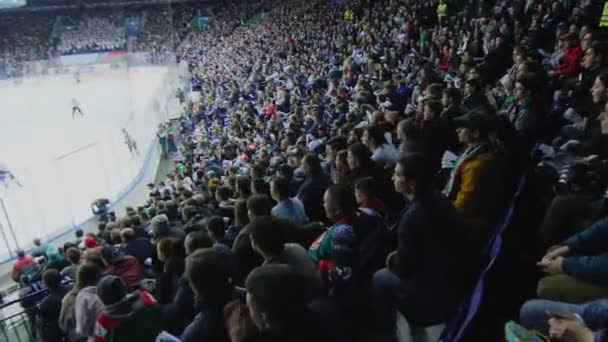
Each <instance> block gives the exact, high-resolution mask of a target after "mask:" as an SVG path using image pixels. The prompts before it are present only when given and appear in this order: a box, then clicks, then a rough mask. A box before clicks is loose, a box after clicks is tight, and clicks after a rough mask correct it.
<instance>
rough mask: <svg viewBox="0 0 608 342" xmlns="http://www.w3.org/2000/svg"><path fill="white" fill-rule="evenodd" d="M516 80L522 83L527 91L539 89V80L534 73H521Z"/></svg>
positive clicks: (531, 91)
mask: <svg viewBox="0 0 608 342" xmlns="http://www.w3.org/2000/svg"><path fill="white" fill-rule="evenodd" d="M516 82H518V83H520V84H521V85H522V86H523V87H524V89H525V91H526V92H530V93H533V92H536V91H538V90H539V87H538V81H537V78H536V77H534V74H529V73H525V74H523V75H520V76H519V77H518V78H517V81H516Z"/></svg>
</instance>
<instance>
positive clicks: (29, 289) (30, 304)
mask: <svg viewBox="0 0 608 342" xmlns="http://www.w3.org/2000/svg"><path fill="white" fill-rule="evenodd" d="M20 283H21V288H20V289H19V299H20V300H21V302H20V305H21V307H22V308H23V310H24V311H25V313H26V315H27V318H28V321H29V324H30V330H29V331H31V333H32V337H34V338H37V337H38V323H37V314H38V304H39V303H40V301H42V300H43V299H44V296H45V292H44V290H46V286H45V285H44V283H43V282H42V281H40V280H34V279H33V278H31V277H30V276H27V275H24V276H21V281H20Z"/></svg>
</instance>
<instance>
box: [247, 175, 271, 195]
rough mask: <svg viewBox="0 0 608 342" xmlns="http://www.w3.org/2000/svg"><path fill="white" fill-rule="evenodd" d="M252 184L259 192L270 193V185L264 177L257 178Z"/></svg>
mask: <svg viewBox="0 0 608 342" xmlns="http://www.w3.org/2000/svg"><path fill="white" fill-rule="evenodd" d="M251 186H252V187H253V188H254V189H255V192H257V193H258V194H265V195H270V187H269V186H268V183H266V181H265V180H264V178H255V179H254V180H253V181H252V182H251Z"/></svg>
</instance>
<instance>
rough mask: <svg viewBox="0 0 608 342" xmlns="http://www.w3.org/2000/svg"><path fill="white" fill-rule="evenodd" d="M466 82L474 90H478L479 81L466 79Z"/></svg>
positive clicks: (479, 87) (479, 86)
mask: <svg viewBox="0 0 608 342" xmlns="http://www.w3.org/2000/svg"><path fill="white" fill-rule="evenodd" d="M465 83H466V84H468V85H469V86H470V87H473V88H475V90H480V89H481V84H480V83H479V81H478V80H477V79H474V78H472V79H468V80H466V82H465Z"/></svg>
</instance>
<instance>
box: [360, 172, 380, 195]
mask: <svg viewBox="0 0 608 342" xmlns="http://www.w3.org/2000/svg"><path fill="white" fill-rule="evenodd" d="M377 186H378V183H377V182H376V180H375V179H374V178H372V177H364V178H360V179H358V180H357V181H356V182H355V190H357V191H359V192H361V193H363V194H364V195H366V196H368V197H376V196H377V193H376V189H377Z"/></svg>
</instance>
